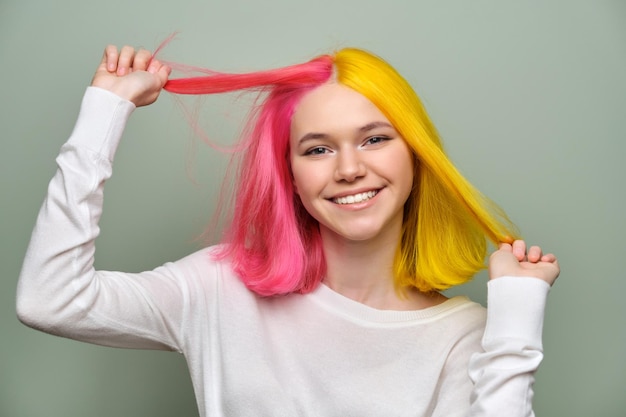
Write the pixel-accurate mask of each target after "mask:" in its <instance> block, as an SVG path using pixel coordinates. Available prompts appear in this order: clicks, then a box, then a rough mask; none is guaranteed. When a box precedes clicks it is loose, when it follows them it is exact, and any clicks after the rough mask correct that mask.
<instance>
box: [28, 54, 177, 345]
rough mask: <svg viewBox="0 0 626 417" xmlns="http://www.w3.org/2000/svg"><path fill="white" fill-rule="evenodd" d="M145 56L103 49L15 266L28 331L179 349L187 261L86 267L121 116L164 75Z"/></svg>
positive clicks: (144, 101) (153, 92) (142, 101)
mask: <svg viewBox="0 0 626 417" xmlns="http://www.w3.org/2000/svg"><path fill="white" fill-rule="evenodd" d="M151 58H152V56H151V54H150V53H149V52H148V51H145V50H140V51H135V50H134V49H133V48H130V47H124V48H122V49H121V51H118V50H117V48H115V47H113V46H108V47H107V48H106V49H105V52H104V55H103V58H102V61H101V63H100V65H99V67H98V70H97V72H96V74H95V76H94V78H93V83H92V86H91V87H89V88H88V89H87V92H86V93H85V97H84V98H83V102H82V105H81V110H80V114H79V117H78V121H77V123H76V126H75V128H74V131H73V132H72V135H71V136H70V138H69V140H68V141H67V142H66V143H65V144H64V145H63V147H62V148H61V152H60V154H59V156H58V158H57V165H58V169H57V171H56V173H55V175H54V177H53V179H52V180H51V181H50V184H49V187H48V193H47V195H46V198H45V200H44V203H43V205H42V207H41V210H40V212H39V215H38V217H37V222H36V224H35V228H34V230H33V234H32V237H31V241H30V244H29V247H28V250H27V253H26V257H25V259H24V264H23V266H22V272H21V275H20V281H19V284H18V292H17V313H18V317H19V319H20V320H21V321H22V322H24V323H25V324H27V325H29V326H31V327H34V328H37V329H40V330H43V331H45V332H48V333H53V334H57V335H61V336H65V337H70V338H74V339H78V340H83V341H87V342H92V343H98V344H104V345H112V346H120V347H135V348H154V349H176V350H178V349H179V347H178V342H179V336H180V335H179V334H178V332H179V330H180V327H181V326H180V324H179V323H180V320H181V317H182V314H183V313H182V310H183V306H182V303H183V301H182V300H184V298H185V297H186V293H185V291H186V290H185V287H184V285H183V284H182V283H181V280H180V277H181V276H183V275H185V274H182V273H181V272H180V268H181V265H183V264H184V262H177V263H174V264H166V265H164V266H163V267H160V268H157V269H156V270H154V271H148V272H144V273H139V274H129V273H122V272H111V271H96V270H95V269H94V265H93V263H94V257H95V240H96V237H97V236H98V235H99V231H100V229H99V226H98V222H99V220H100V216H101V214H102V202H103V189H104V183H105V182H106V180H107V179H108V178H109V177H110V176H111V174H112V161H113V157H114V154H115V151H116V149H117V145H118V143H119V141H120V139H121V136H122V132H123V130H124V127H125V125H126V121H127V119H128V118H129V117H130V114H131V113H132V112H133V110H134V109H135V106H144V105H148V104H151V103H153V102H154V101H155V100H156V99H157V97H158V96H159V93H160V91H161V89H162V87H163V85H164V84H165V82H166V81H167V78H168V74H169V68H167V67H166V66H164V65H162V64H160V63H159V62H158V61H156V60H153V59H151Z"/></svg>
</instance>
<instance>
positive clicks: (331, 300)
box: [309, 283, 475, 324]
mask: <svg viewBox="0 0 626 417" xmlns="http://www.w3.org/2000/svg"><path fill="white" fill-rule="evenodd" d="M309 295H310V296H311V298H312V299H313V300H314V301H315V302H317V303H318V304H320V305H321V306H322V307H324V308H325V309H326V310H329V311H333V312H334V313H336V314H339V315H341V316H344V317H345V318H347V319H349V320H352V321H361V322H368V323H388V324H389V323H397V324H413V323H414V322H416V321H417V322H421V321H432V320H437V319H440V318H442V317H444V316H447V315H449V314H452V313H453V312H455V311H457V310H459V309H462V308H466V307H468V306H470V305H473V304H475V303H474V302H472V301H471V300H470V299H469V298H468V297H466V296H455V297H451V298H449V299H447V300H446V301H444V302H443V303H441V304H438V305H436V306H432V307H426V308H423V309H420V310H380V309H377V308H374V307H370V306H368V305H365V304H362V303H359V302H358V301H355V300H352V299H350V298H348V297H346V296H344V295H342V294H340V293H338V292H336V291H334V290H332V289H331V288H330V287H328V286H327V285H326V284H324V283H321V284H320V285H318V287H317V288H316V289H315V290H314V291H312V292H311V293H310V294H309Z"/></svg>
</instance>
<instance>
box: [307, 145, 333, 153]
mask: <svg viewBox="0 0 626 417" xmlns="http://www.w3.org/2000/svg"><path fill="white" fill-rule="evenodd" d="M327 152H328V149H326V148H324V147H323V146H316V147H315V148H311V149H307V151H306V152H304V154H305V155H324V154H325V153H327Z"/></svg>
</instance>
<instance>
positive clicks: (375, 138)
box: [365, 136, 391, 145]
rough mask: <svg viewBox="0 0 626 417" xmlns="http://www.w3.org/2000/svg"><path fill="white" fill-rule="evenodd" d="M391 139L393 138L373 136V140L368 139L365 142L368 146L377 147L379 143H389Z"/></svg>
mask: <svg viewBox="0 0 626 417" xmlns="http://www.w3.org/2000/svg"><path fill="white" fill-rule="evenodd" d="M389 139H391V138H389V137H387V136H372V137H371V138H368V139H367V140H366V141H365V144H366V145H376V144H378V143H381V142H385V141H387V140H389Z"/></svg>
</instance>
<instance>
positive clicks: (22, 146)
mask: <svg viewBox="0 0 626 417" xmlns="http://www.w3.org/2000/svg"><path fill="white" fill-rule="evenodd" d="M174 31H180V35H179V36H178V38H177V39H176V40H175V41H174V42H173V43H172V44H170V45H169V46H168V48H167V49H166V50H165V51H164V52H163V54H162V58H166V59H170V60H174V61H178V62H182V63H186V64H193V65H198V66H205V67H211V68H213V69H216V70H223V71H228V70H231V71H244V70H252V69H263V68H269V67H275V66H279V65H286V64H291V63H295V62H300V61H303V60H306V59H309V58H310V57H312V56H314V55H316V54H319V53H323V52H327V51H331V50H333V49H335V48H338V47H341V46H358V47H362V48H366V49H370V50H372V51H374V52H376V53H378V54H379V55H382V56H383V57H384V58H386V59H387V60H388V61H390V62H391V63H392V64H393V65H394V66H396V68H397V69H398V70H399V71H400V72H401V73H403V74H404V75H405V76H406V78H407V79H408V80H409V81H410V82H411V83H412V84H413V86H414V87H415V88H416V89H417V91H418V92H419V94H420V95H421V96H422V98H423V100H424V103H425V105H426V107H427V109H428V110H429V112H430V114H431V116H432V117H433V119H434V121H435V124H436V125H437V126H438V128H439V130H440V131H441V134H442V136H443V137H444V139H445V141H446V145H447V148H448V150H449V152H450V154H451V156H452V158H453V160H454V161H455V162H456V163H457V164H458V166H459V167H460V169H461V170H462V171H463V172H464V173H465V175H466V176H467V177H468V178H469V179H470V180H471V181H473V182H474V183H475V185H477V186H478V187H479V188H480V189H481V190H482V191H484V192H485V193H486V194H488V195H489V196H490V197H492V198H493V199H494V200H496V201H497V202H498V203H499V204H500V205H502V207H503V208H504V209H505V210H507V212H508V213H509V214H510V216H511V217H512V218H513V220H514V221H515V222H516V223H517V224H518V225H519V226H520V228H521V230H522V231H523V234H524V236H525V238H526V239H527V240H529V241H530V242H532V243H539V244H541V245H542V246H544V247H545V248H546V249H548V250H550V251H554V252H555V253H557V254H558V256H559V259H560V262H561V266H562V274H561V278H559V280H558V281H557V284H556V286H555V287H554V288H553V291H552V293H551V295H550V300H549V306H548V312H547V317H546V324H545V329H544V342H545V359H544V363H543V365H542V367H541V369H540V371H539V372H538V374H537V383H536V386H535V388H536V395H535V410H536V413H537V415H539V416H559V417H560V416H568V417H575V416H580V417H588V416H608V417H619V416H626V395H625V394H626V392H625V387H626V360H625V359H624V352H625V350H626V327H625V325H624V323H625V319H626V303H624V302H623V299H624V294H625V292H626V278H625V276H624V275H625V274H624V267H623V265H624V259H625V257H626V256H625V255H626V253H625V252H626V251H625V250H624V249H625V245H624V241H623V237H624V236H625V235H626V221H625V220H624V212H625V210H624V209H625V194H626V193H625V189H626V187H625V185H624V183H625V182H626V168H625V164H624V158H625V157H626V152H625V151H626V145H625V139H626V138H625V133H626V127H625V126H626V3H625V2H624V1H620V0H615V1H609V0H596V1H592V0H589V1H580V0H575V1H565V0H563V1H549V0H548V1H544V2H540V1H527V2H522V1H496V0H493V1H481V0H478V1H465V0H454V1H436V0H431V1H422V0H406V1H384V2H383V1H374V0H360V1H359V0H343V1H342V0H332V1H331V0H316V1H312V0H309V1H306V2H299V1H287V0H267V1H255V0H219V1H218V0H213V1H209V0H202V1H200V0H179V1H176V2H159V1H155V0H152V1H146V0H135V1H121V0H109V1H107V2H94V1H88V0H57V1H47V0H46V1H44V0H32V1H23V0H1V1H0V63H1V65H0V83H1V89H0V91H1V94H0V103H1V104H0V106H1V111H0V128H1V131H0V138H1V141H2V142H1V143H2V147H1V151H0V158H1V161H0V169H1V170H2V171H1V175H0V186H1V193H0V195H1V197H0V198H1V205H0V207H1V217H0V221H1V223H0V224H1V229H0V230H1V233H0V236H1V238H2V240H1V246H0V257H1V258H0V265H1V267H2V275H1V278H2V279H1V280H0V330H1V331H0V416H2V417H18V416H19V417H22V416H23V417H34V416H47V417H53V416H63V417H71V416H131V415H132V416H182V415H184V416H193V415H197V411H196V405H195V400H194V396H193V392H192V387H191V385H190V382H189V377H188V373H187V370H186V367H185V363H184V359H183V358H182V357H181V356H180V355H178V354H173V353H163V352H145V351H125V350H116V349H109V348H102V347H98V346H91V345H87V344H82V343H78V342H73V341H69V340H65V339H61V338H57V337H52V336H48V335H44V334H42V333H38V332H36V331H34V330H31V329H28V328H26V327H25V326H22V325H21V324H19V323H18V321H17V319H16V318H15V312H14V311H15V310H14V294H15V287H16V281H17V277H18V274H19V269H20V264H21V260H22V258H23V256H24V252H25V250H26V245H27V243H28V239H29V235H30V232H31V229H32V226H33V224H34V221H35V216H36V213H37V211H38V209H39V205H40V204H41V201H42V199H43V196H44V193H45V189H46V185H47V182H48V181H49V179H50V178H51V176H52V174H53V172H54V169H55V163H54V158H55V156H56V154H57V151H58V149H59V147H60V146H61V144H62V143H63V142H64V141H65V140H66V138H67V137H68V135H69V134H70V132H71V129H72V127H73V123H74V121H75V118H76V115H77V111H78V107H79V104H80V100H81V96H82V94H83V91H84V88H85V86H86V85H88V83H89V81H90V79H91V76H92V74H93V71H94V69H95V67H96V66H97V63H98V62H99V59H100V56H101V51H102V49H103V48H104V46H105V45H106V44H107V43H114V44H117V45H122V44H131V45H133V46H143V47H146V48H149V49H152V48H154V47H155V46H156V45H158V44H159V43H160V41H161V40H163V39H164V38H165V37H166V36H167V35H169V34H170V33H172V32H174ZM187 106H188V107H189V106H190V107H191V108H194V107H196V106H197V103H195V102H193V101H191V102H188V103H187ZM201 108H202V109H203V114H202V117H201V120H202V121H203V122H202V129H203V130H204V131H205V132H207V134H208V135H209V137H210V139H211V140H212V141H213V142H216V143H222V144H227V143H229V142H230V141H231V139H232V137H234V136H236V135H237V133H238V125H239V120H240V117H241V114H242V112H243V110H244V109H245V105H241V104H238V103H236V102H235V101H234V100H233V99H232V97H220V98H210V99H207V100H205V101H203V102H202V103H201ZM184 115H185V113H184V111H183V110H182V109H181V105H180V103H179V102H178V101H176V100H174V99H173V97H172V96H171V95H169V94H164V96H163V97H161V99H160V100H159V101H158V102H157V103H156V104H155V105H154V106H151V107H149V108H145V109H140V110H138V111H137V112H136V113H135V114H134V116H133V118H132V120H131V123H130V125H129V127H128V129H127V131H126V134H125V139H124V141H123V143H122V145H121V147H120V149H119V153H118V156H117V158H116V166H115V174H114V177H113V178H112V180H111V181H110V182H109V184H108V186H107V190H106V205H105V206H106V207H105V215H104V218H103V221H102V230H103V233H102V235H101V237H100V238H99V240H98V252H97V253H98V256H97V267H99V268H107V269H119V270H127V271H140V270H143V269H147V268H153V267H155V266H158V265H160V264H162V263H164V262H166V261H168V260H173V259H176V258H178V257H181V256H183V255H185V254H187V253H189V252H191V251H193V250H194V249H196V248H197V247H198V245H199V243H198V242H197V241H196V240H194V239H195V238H196V237H197V235H198V234H199V233H200V232H201V231H202V230H203V228H204V227H205V225H206V224H207V222H208V221H209V220H210V214H211V212H212V210H213V203H212V202H213V201H214V199H215V194H216V192H217V189H218V184H219V183H220V181H221V178H222V175H223V171H224V169H225V166H226V163H227V157H226V156H225V155H223V154H220V153H219V152H216V151H214V150H212V149H211V148H210V147H209V146H206V145H205V144H204V143H202V142H201V140H198V139H194V136H193V134H192V132H191V131H190V128H189V124H188V122H187V121H186V120H185V116H184ZM455 292H464V293H468V294H469V295H470V296H471V297H472V298H474V299H476V300H478V301H481V302H484V300H485V277H484V275H480V276H478V277H477V278H476V280H475V281H474V282H473V283H471V284H469V285H466V286H465V288H459V289H456V290H455Z"/></svg>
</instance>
